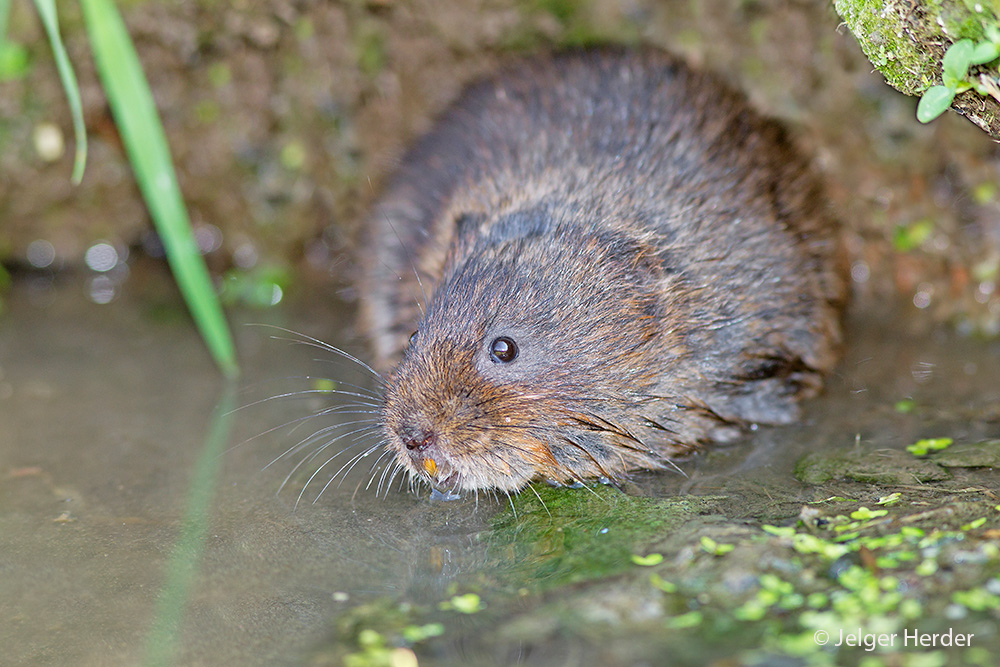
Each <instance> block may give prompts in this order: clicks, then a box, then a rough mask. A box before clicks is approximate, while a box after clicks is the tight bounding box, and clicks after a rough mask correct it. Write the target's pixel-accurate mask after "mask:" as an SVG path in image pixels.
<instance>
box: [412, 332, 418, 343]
mask: <svg viewBox="0 0 1000 667" xmlns="http://www.w3.org/2000/svg"><path fill="white" fill-rule="evenodd" d="M416 341H417V332H416V331H414V332H413V333H411V334H410V345H413V344H414V343H415V342H416Z"/></svg>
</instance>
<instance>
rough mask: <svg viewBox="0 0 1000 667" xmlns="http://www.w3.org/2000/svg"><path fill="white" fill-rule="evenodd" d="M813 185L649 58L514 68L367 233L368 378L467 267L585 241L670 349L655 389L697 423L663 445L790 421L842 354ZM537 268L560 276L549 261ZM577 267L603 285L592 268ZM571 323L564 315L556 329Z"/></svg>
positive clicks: (389, 360) (767, 135) (415, 169)
mask: <svg viewBox="0 0 1000 667" xmlns="http://www.w3.org/2000/svg"><path fill="white" fill-rule="evenodd" d="M813 179H814V177H813V175H812V174H811V173H810V170H809V168H808V166H807V164H806V163H805V162H804V161H803V160H802V159H801V158H800V157H798V155H797V154H796V153H795V152H794V150H792V148H791V147H790V146H789V144H788V143H787V141H786V139H785V137H784V133H783V132H782V131H781V129H780V128H779V127H778V126H777V125H775V124H773V123H772V122H770V121H767V120H765V119H762V118H761V117H760V116H758V115H757V114H756V113H754V112H753V111H752V110H751V109H750V108H749V107H748V106H747V104H746V102H745V101H744V99H743V97H742V96H740V95H739V94H736V93H734V92H732V91H730V90H729V89H728V88H726V87H725V86H724V85H721V84H720V83H719V82H718V81H717V80H715V79H714V78H712V77H710V76H706V75H703V74H700V73H696V72H692V71H691V70H689V69H687V68H686V67H685V66H683V65H682V64H680V63H678V62H677V61H675V60H673V59H672V58H670V57H669V56H666V55H664V54H662V53H660V52H656V51H641V52H638V53H622V52H615V51H597V52H587V53H576V54H567V55H562V56H556V57H553V58H545V59H541V60H536V61H534V62H530V63H522V64H520V65H517V66H515V67H512V68H510V69H508V70H506V71H504V72H501V73H500V74H499V75H498V76H497V77H495V78H493V79H490V80H488V81H485V82H482V83H479V84H476V85H474V86H473V87H471V88H470V89H469V90H468V91H467V92H466V93H465V94H464V95H463V96H462V97H461V98H460V99H459V101H458V102H457V103H456V105H454V106H453V107H452V108H451V109H450V110H449V111H448V112H447V114H446V115H445V116H444V117H443V118H442V120H441V121H440V122H439V123H438V125H437V126H436V127H435V129H434V130H432V131H431V132H430V133H429V134H428V135H427V136H425V137H424V139H423V140H422V141H421V142H420V143H419V144H418V145H417V147H416V148H415V150H414V151H412V152H411V153H410V155H409V156H408V157H407V159H406V160H405V161H404V164H403V165H402V167H401V169H400V171H399V172H398V174H397V176H396V178H395V180H394V181H393V182H392V184H391V186H390V188H389V189H388V191H387V193H386V195H385V197H384V198H383V199H382V201H381V203H380V204H379V206H378V207H377V209H376V211H375V214H374V215H373V217H372V221H371V222H372V227H373V230H374V231H373V234H372V237H371V242H370V248H369V249H368V250H367V252H368V253H370V254H369V256H367V257H366V258H365V264H366V267H365V272H366V274H365V277H364V280H363V281H362V285H361V291H362V304H363V305H362V308H363V316H364V320H365V322H366V323H367V326H368V328H369V330H370V332H371V334H372V337H373V340H374V341H375V347H376V356H377V359H376V364H377V365H378V366H380V367H381V368H382V369H387V368H390V367H391V366H392V365H393V364H394V363H395V362H397V361H399V359H400V357H401V356H402V354H403V351H404V349H405V348H406V345H407V339H408V338H409V336H410V334H411V333H412V332H413V331H414V330H416V329H418V322H419V321H420V317H421V315H420V304H421V303H422V302H423V301H424V300H425V299H426V300H428V302H430V303H431V304H433V302H434V301H435V293H436V291H437V290H439V289H442V290H444V291H446V292H448V294H451V295H452V296H450V297H447V299H450V301H449V303H451V302H453V301H455V300H456V299H461V298H463V297H462V296H461V291H460V290H459V291H455V290H457V289H458V288H457V287H455V288H454V289H452V288H447V286H448V285H453V284H457V283H459V282H461V281H463V280H465V281H467V280H468V278H467V277H463V276H468V275H471V273H470V271H472V270H471V269H470V268H469V263H470V262H475V261H479V262H480V263H481V264H482V263H489V262H490V261H494V260H496V258H497V257H498V256H499V254H502V251H501V250H499V249H500V248H509V247H513V246H512V245H511V244H514V245H516V249H517V252H516V253H515V256H523V258H524V259H523V260H515V259H511V260H509V262H508V263H511V262H515V263H516V262H517V261H520V264H518V266H521V268H522V269H523V268H524V267H525V266H528V264H530V262H531V261H535V260H533V259H531V258H532V257H535V255H540V257H541V259H537V258H536V259H537V261H538V262H539V265H540V266H544V263H545V258H544V252H545V250H544V248H545V247H546V246H547V245H552V244H560V243H564V242H570V243H572V241H570V240H569V239H571V237H574V236H576V237H579V238H584V237H588V238H591V237H592V238H595V239H601V241H600V242H599V243H598V246H595V247H600V248H601V253H602V255H601V256H602V257H603V258H604V259H602V260H600V261H603V262H623V263H624V264H628V265H629V266H630V267H631V268H629V267H625V268H626V269H627V270H625V269H623V270H625V273H622V275H623V276H626V277H624V278H621V280H625V281H626V282H628V281H631V280H633V279H632V278H628V277H627V276H633V275H635V276H638V277H637V278H635V280H636V281H638V282H641V283H643V286H642V290H646V291H645V292H642V293H647V292H648V293H651V294H652V296H653V297H654V298H656V299H658V304H657V306H656V307H655V308H654V307H653V306H648V305H647V306H645V308H646V310H645V311H643V312H648V313H649V314H650V316H651V317H655V318H657V319H658V327H659V329H658V330H659V331H660V333H662V335H663V336H664V338H665V339H666V340H667V341H668V342H667V343H666V344H664V346H661V349H660V350H659V352H660V353H662V354H663V357H662V361H661V362H659V363H660V364H661V365H662V368H661V371H662V372H661V377H660V378H659V380H658V383H659V389H658V391H660V393H661V394H663V395H669V396H671V397H674V398H673V399H671V400H673V401H674V403H678V401H680V402H681V403H684V405H683V407H682V409H683V410H687V411H688V412H690V413H691V414H692V415H695V413H697V415H696V416H693V417H692V420H691V421H690V423H683V422H684V420H683V419H681V418H679V417H678V418H677V419H679V420H680V421H679V422H678V424H677V425H676V426H675V427H671V428H670V429H668V430H669V432H670V433H671V434H672V435H671V439H672V440H675V441H677V443H682V441H684V440H692V441H696V440H699V439H704V438H706V437H708V436H709V435H710V434H709V431H711V426H710V424H711V423H712V422H713V420H715V421H720V422H731V421H741V420H742V421H763V422H784V421H788V420H789V419H790V418H792V417H793V416H794V414H795V412H796V407H795V405H796V403H795V402H796V399H797V398H799V397H801V396H803V395H808V394H811V393H813V392H814V391H815V390H816V389H817V388H818V387H819V384H820V381H819V377H820V375H821V374H822V373H823V372H825V371H827V370H829V369H830V367H831V366H832V364H833V363H834V361H835V358H836V349H837V347H838V344H839V340H840V339H839V325H838V317H839V309H840V306H841V305H842V302H843V300H844V291H845V285H844V281H843V277H842V272H841V270H840V269H841V266H840V262H839V250H838V243H837V241H836V238H837V237H836V231H835V226H834V225H833V224H832V222H831V221H830V219H829V218H828V217H827V215H826V213H825V212H824V208H823V200H822V197H821V195H820V193H819V189H818V187H817V185H816V182H815V181H814V180H813ZM535 246H539V247H541V250H538V249H537V248H535ZM609 248H610V249H611V250H615V249H616V248H621V249H622V250H621V252H618V251H614V252H611V251H609V250H608V249H609ZM629 248H631V249H632V250H629ZM636 249H637V250H636ZM570 254H572V253H570ZM595 257H596V255H595ZM476 258H481V259H479V260H477V259H476ZM490 258H492V259H490ZM561 258H562V259H561ZM496 261H498V262H499V260H496ZM505 261H507V260H505ZM552 261H553V262H556V261H562V262H567V261H572V260H567V259H565V258H564V254H560V253H558V252H555V251H553V253H552ZM500 264H502V262H501V263H500ZM640 265H641V266H640ZM498 266H499V264H498ZM511 266H513V264H511ZM636 267H638V268H636ZM643 267H647V268H643ZM633 269H634V270H635V271H638V273H629V271H633ZM477 270H478V269H477ZM491 270H492V269H491ZM518 270H520V269H518ZM593 271H594V283H595V284H599V282H600V281H599V280H597V276H598V274H600V273H601V272H602V267H601V264H600V262H595V264H594V266H593ZM515 272H516V271H515ZM501 273H502V272H501ZM417 276H419V281H418V280H417ZM490 279H491V280H503V279H504V278H503V276H502V275H496V276H493V277H492V278H490ZM521 279H523V276H522V278H521ZM573 279H574V280H580V277H579V276H578V275H576V274H574V278H573ZM528 280H529V281H530V280H531V278H530V277H529V279H528ZM558 280H559V274H558V273H555V274H551V275H550V274H549V273H547V272H546V271H545V270H541V269H539V270H538V272H537V280H536V281H535V282H536V283H537V284H535V285H533V286H532V289H531V290H529V291H531V292H532V293H533V294H536V295H541V297H540V298H539V299H538V302H537V303H536V305H535V307H536V308H540V309H542V308H544V309H549V310H552V309H555V310H556V311H558V310H559V309H560V307H561V306H560V303H562V302H565V301H566V300H567V299H566V298H562V299H560V297H559V296H558V295H560V294H563V289H562V288H559V289H556V288H553V289H552V290H551V291H550V293H547V292H546V290H547V282H551V281H558ZM418 282H419V284H418ZM647 283H648V284H647ZM637 289H638V286H637ZM449 290H451V291H449ZM640 291H641V290H640ZM452 292H454V294H452ZM523 292H524V289H523V287H522V289H521V292H520V293H523ZM465 293H467V294H468V295H472V296H470V297H468V298H472V299H474V300H478V301H481V300H486V301H488V300H489V299H490V298H491V297H490V291H486V292H475V290H472V291H468V290H467V291H466V292H465ZM477 294H478V295H479V296H475V295H477ZM573 294H574V295H575V292H574V293H573ZM438 296H439V299H445V298H446V296H445V295H444V293H442V295H438ZM550 296H551V297H552V298H549V297H550ZM576 298H577V297H576V296H572V297H571V298H569V299H568V300H569V301H573V300H574V299H576ZM609 298H619V297H612V296H609ZM620 298H622V299H625V300H628V299H630V298H631V297H629V296H628V295H627V294H624V293H623V295H622V296H620ZM581 299H582V297H581ZM581 303H583V301H581ZM525 307H527V308H531V305H530V304H528V305H526V306H525ZM654 311H655V312H654ZM480 312H481V313H483V314H484V317H491V316H490V315H489V313H490V312H492V311H490V309H489V306H488V304H487V305H485V306H484V304H481V303H479V304H477V305H476V308H471V309H469V308H467V309H462V308H458V309H456V308H454V307H444V306H441V307H438V308H435V307H433V306H431V307H430V312H429V313H428V317H427V318H425V320H424V323H425V324H429V325H432V326H431V328H432V329H434V330H435V331H437V330H438V325H439V324H442V323H440V322H427V320H428V319H430V318H431V316H432V314H433V313H437V314H438V315H437V316H438V318H439V319H445V320H447V319H448V318H453V317H457V318H462V317H466V316H471V317H476V316H477V315H476V313H480ZM609 312H611V311H609ZM461 313H466V314H467V315H462V314H461ZM579 316H580V312H579V309H577V311H574V310H573V309H572V308H569V307H568V306H567V310H566V312H564V313H561V314H560V316H559V317H556V318H552V320H551V321H552V322H553V323H554V324H552V326H553V327H558V326H559V325H558V322H559V321H560V317H561V318H562V320H563V321H565V320H567V319H570V318H573V317H579ZM612 320H613V318H612ZM539 322H540V321H539ZM449 324H452V325H456V326H457V325H459V323H458V322H451V323H449V322H447V321H446V322H444V323H443V326H444V327H445V328H447V326H448V325H449ZM467 324H468V323H462V326H465V325H467ZM591 325H592V326H593V327H596V328H598V330H600V328H601V327H607V331H605V332H604V334H605V335H607V336H612V335H615V334H616V333H619V332H621V331H623V329H622V327H621V323H618V322H614V321H608V322H601V321H594V322H592V323H591ZM422 326H423V325H422ZM524 326H525V327H528V328H529V329H530V327H531V326H533V325H530V324H524ZM538 326H542V327H544V326H547V325H545V324H538ZM460 328H461V327H460ZM629 363H638V361H636V360H633V361H630V362H629ZM643 363H652V364H656V363H658V362H657V361H656V357H655V356H653V357H651V358H650V360H649V361H644V362H643ZM403 375H405V374H403ZM678 397H680V398H678ZM671 419H673V418H671ZM659 421H662V420H659Z"/></svg>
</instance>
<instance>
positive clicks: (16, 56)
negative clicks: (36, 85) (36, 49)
mask: <svg viewBox="0 0 1000 667" xmlns="http://www.w3.org/2000/svg"><path fill="white" fill-rule="evenodd" d="M30 66H31V58H30V56H29V55H28V49H26V48H24V47H23V46H21V45H20V44H17V43H15V42H6V41H3V40H2V39H0V81H14V80H17V79H23V78H24V77H25V76H27V74H28V68H29V67H30Z"/></svg>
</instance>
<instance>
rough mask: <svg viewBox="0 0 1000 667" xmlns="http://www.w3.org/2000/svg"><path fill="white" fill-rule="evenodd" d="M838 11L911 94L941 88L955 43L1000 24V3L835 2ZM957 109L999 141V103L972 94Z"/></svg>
mask: <svg viewBox="0 0 1000 667" xmlns="http://www.w3.org/2000/svg"><path fill="white" fill-rule="evenodd" d="M834 8H835V9H836V11H837V13H838V14H839V15H840V17H841V18H842V19H844V22H845V23H846V24H847V27H848V28H850V30H851V32H852V33H853V34H854V37H855V38H856V39H857V40H858V43H859V44H860V46H861V50H862V51H864V53H865V55H866V56H868V59H869V60H870V61H871V62H872V64H873V65H874V66H875V68H876V69H878V71H880V72H881V73H882V75H883V76H884V77H885V80H886V82H887V83H888V84H889V85H891V86H892V87H893V88H895V89H896V90H898V91H900V92H902V93H906V94H907V95H921V94H923V92H924V91H925V90H927V89H928V88H930V87H931V86H933V85H935V84H938V83H941V60H942V58H943V57H944V53H945V51H947V50H948V47H949V46H951V45H952V44H953V43H954V42H957V41H958V40H960V39H965V38H968V39H971V40H974V41H975V40H978V39H982V37H983V31H984V29H985V27H986V26H989V25H1000V0H982V1H977V2H972V1H971V0H918V1H914V0H835V1H834ZM988 71H989V68H988V67H979V68H973V69H972V71H971V72H970V75H971V76H978V75H979V74H980V73H981V72H988ZM991 74H992V75H993V76H994V77H995V76H996V72H995V71H993V72H991ZM952 108H953V109H954V110H955V111H957V112H958V113H960V114H962V115H963V116H965V117H966V118H968V119H969V120H970V121H972V122H973V123H975V124H976V125H977V126H978V127H979V128H980V129H982V130H983V131H984V132H986V133H987V134H989V135H990V136H991V137H993V138H994V139H1000V101H998V100H996V99H994V98H992V97H983V96H981V95H979V94H978V93H976V92H975V91H973V90H970V91H967V92H965V93H962V94H960V95H958V96H957V97H956V98H955V100H954V102H953V103H952Z"/></svg>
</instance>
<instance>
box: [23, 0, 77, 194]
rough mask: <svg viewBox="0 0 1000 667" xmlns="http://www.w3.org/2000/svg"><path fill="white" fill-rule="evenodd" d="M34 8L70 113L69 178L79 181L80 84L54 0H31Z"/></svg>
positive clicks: (75, 181)
mask: <svg viewBox="0 0 1000 667" xmlns="http://www.w3.org/2000/svg"><path fill="white" fill-rule="evenodd" d="M35 8H36V9H38V15H39V16H40V17H41V19H42V25H43V26H45V32H46V34H47V35H48V37H49V44H51V45H52V55H53V57H55V59H56V70H57V71H58V72H59V79H60V81H62V85H63V90H65V91H66V99H67V101H68V102H69V111H70V115H71V116H72V117H73V134H75V135H76V157H75V159H74V160H73V182H74V183H76V184H79V183H80V181H81V180H83V168H84V166H85V165H86V163H87V130H86V128H85V127H84V125H83V104H81V102H80V87H79V86H78V85H77V83H76V74H74V73H73V66H72V65H71V64H70V62H69V56H68V55H66V47H65V46H63V43H62V37H61V36H60V35H59V17H58V15H57V14H56V3H55V0H35Z"/></svg>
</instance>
